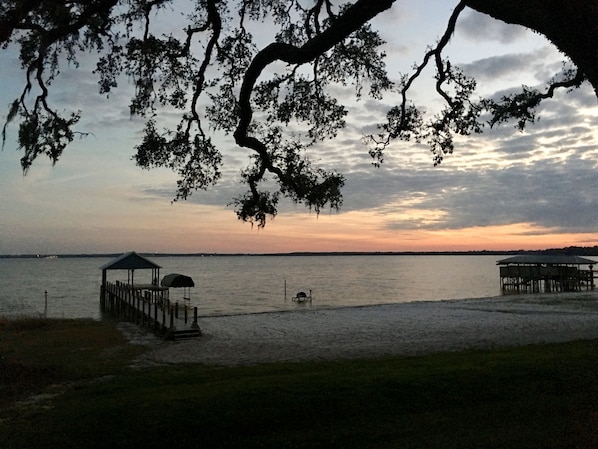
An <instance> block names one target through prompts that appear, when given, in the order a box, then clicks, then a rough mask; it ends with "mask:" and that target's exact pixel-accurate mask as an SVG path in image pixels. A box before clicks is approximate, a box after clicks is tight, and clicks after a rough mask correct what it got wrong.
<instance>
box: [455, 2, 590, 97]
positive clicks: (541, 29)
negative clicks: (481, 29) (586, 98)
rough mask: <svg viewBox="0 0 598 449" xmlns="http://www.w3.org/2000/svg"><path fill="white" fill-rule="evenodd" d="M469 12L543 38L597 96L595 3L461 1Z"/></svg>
mask: <svg viewBox="0 0 598 449" xmlns="http://www.w3.org/2000/svg"><path fill="white" fill-rule="evenodd" d="M464 3H465V4H466V5H467V6H469V7H470V8H472V9H475V10H476V11H479V12H481V13H484V14H488V15H489V16H491V17H493V18H495V19H498V20H502V21H503V22H506V23H512V24H517V25H523V26H525V27H527V28H530V29H532V30H534V31H537V32H538V33H540V34H543V35H544V36H546V37H547V38H548V39H549V40H550V41H551V42H552V43H553V44H554V45H556V47H557V48H558V49H559V50H560V51H562V52H563V53H565V54H566V55H567V56H569V58H571V60H572V61H573V63H574V64H575V65H576V66H577V67H578V69H579V70H581V72H582V73H583V74H584V75H585V77H586V78H587V80H588V81H589V82H590V83H591V84H592V86H593V87H594V92H596V95H597V96H598V1H596V0H525V1H521V0H465V1H464Z"/></svg>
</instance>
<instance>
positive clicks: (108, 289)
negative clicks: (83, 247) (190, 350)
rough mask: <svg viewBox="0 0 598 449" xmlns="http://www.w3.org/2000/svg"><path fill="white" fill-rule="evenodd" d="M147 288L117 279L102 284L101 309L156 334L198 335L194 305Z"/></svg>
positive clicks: (184, 336)
mask: <svg viewBox="0 0 598 449" xmlns="http://www.w3.org/2000/svg"><path fill="white" fill-rule="evenodd" d="M155 293H156V292H152V291H149V290H143V289H138V288H133V287H132V286H131V285H129V284H126V283H122V282H119V281H116V282H115V283H112V282H106V283H105V284H104V285H102V290H101V293H100V306H101V309H102V312H104V313H109V314H110V315H112V316H115V317H117V318H119V319H121V320H125V321H129V322H132V323H135V324H138V325H140V326H144V327H148V328H150V329H152V330H153V331H154V332H156V333H157V334H159V335H162V336H164V337H166V338H171V339H180V338H189V337H197V336H199V335H200V331H199V325H198V323H197V307H194V308H193V321H191V320H190V312H191V310H190V309H191V306H190V304H187V303H184V304H179V303H178V302H174V303H173V302H171V301H170V299H169V298H168V297H167V296H166V295H159V294H155Z"/></svg>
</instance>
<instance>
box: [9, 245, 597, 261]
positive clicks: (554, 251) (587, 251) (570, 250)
mask: <svg viewBox="0 0 598 449" xmlns="http://www.w3.org/2000/svg"><path fill="white" fill-rule="evenodd" d="M139 254H140V255H142V256H146V257H235V256H237V257H238V256H253V257H256V256H476V255H479V256H499V255H507V256H510V255H516V254H545V255H574V256H582V257H584V256H585V257H587V256H598V246H569V247H566V248H550V249H544V250H524V249H519V250H510V251H494V250H480V251H372V252H367V251H346V252H290V253H262V254H253V253H139ZM120 255H121V254H120V253H118V254H117V253H109V254H0V258H3V259H10V258H30V259H52V258H75V257H79V258H84V257H104V258H116V257H118V256H120Z"/></svg>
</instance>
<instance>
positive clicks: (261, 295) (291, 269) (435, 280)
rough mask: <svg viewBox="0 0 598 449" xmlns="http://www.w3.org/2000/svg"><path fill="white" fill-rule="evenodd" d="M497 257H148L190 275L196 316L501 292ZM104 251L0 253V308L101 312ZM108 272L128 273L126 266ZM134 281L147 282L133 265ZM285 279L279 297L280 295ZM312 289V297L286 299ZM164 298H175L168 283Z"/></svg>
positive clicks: (147, 275)
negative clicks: (45, 255) (46, 255)
mask: <svg viewBox="0 0 598 449" xmlns="http://www.w3.org/2000/svg"><path fill="white" fill-rule="evenodd" d="M500 258H501V257H500V256H455V255H451V256H432V255H424V256H381V255H377V256H347V255H345V256H340V255H338V256H218V257H159V256H156V257H150V259H151V260H152V261H153V262H155V263H157V264H158V265H160V266H161V267H162V268H161V270H160V277H162V276H164V275H166V274H169V273H181V274H186V275H188V276H191V277H192V278H193V280H194V281H195V288H193V289H191V302H192V305H193V306H197V307H198V311H199V314H200V315H225V314H243V313H257V312H267V311H281V310H296V309H300V308H306V307H311V308H330V307H350V306H362V305H373V304H387V303H399V302H411V301H437V300H446V299H463V298H484V297H493V296H498V295H500V293H501V292H500V281H499V276H498V267H497V266H496V261H497V260H499V259H500ZM111 260H112V259H111V258H98V257H90V258H55V259H41V258H40V259H0V275H1V277H2V289H1V290H0V315H35V314H38V313H44V309H45V292H46V291H47V292H48V293H47V296H48V301H47V304H48V305H47V307H48V309H47V310H48V316H50V317H65V318H94V319H97V318H100V310H99V293H100V284H101V278H102V273H101V270H100V267H101V266H102V265H104V264H105V263H107V262H109V261H111ZM108 279H109V280H111V281H114V280H123V281H126V280H127V272H126V271H110V272H108ZM135 282H136V283H137V282H147V283H149V282H151V270H137V271H136V272H135ZM285 285H286V298H285ZM310 289H311V290H312V295H313V301H312V302H311V303H306V304H297V303H295V302H293V301H291V298H292V297H293V296H295V294H296V293H297V292H298V291H301V290H302V291H308V290H310ZM170 296H171V298H173V299H177V298H180V297H182V291H181V290H180V289H171V294H170Z"/></svg>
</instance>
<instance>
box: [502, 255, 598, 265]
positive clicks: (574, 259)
mask: <svg viewBox="0 0 598 449" xmlns="http://www.w3.org/2000/svg"><path fill="white" fill-rule="evenodd" d="M596 263H598V262H596V261H595V260H591V259H586V258H585V257H580V256H566V255H544V254H520V255H518V256H513V257H509V258H507V259H502V260H499V261H498V262H496V264H497V265H510V264H519V265H535V264H542V265H546V264H550V265H594V264H596Z"/></svg>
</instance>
